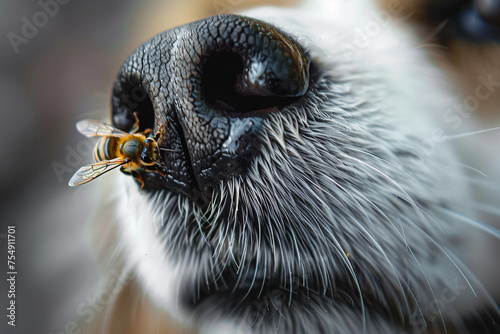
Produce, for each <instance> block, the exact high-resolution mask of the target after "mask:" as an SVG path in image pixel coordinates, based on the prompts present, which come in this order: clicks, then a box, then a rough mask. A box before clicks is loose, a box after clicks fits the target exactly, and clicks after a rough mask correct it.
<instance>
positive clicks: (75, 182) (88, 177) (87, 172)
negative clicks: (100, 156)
mask: <svg viewBox="0 0 500 334" xmlns="http://www.w3.org/2000/svg"><path fill="white" fill-rule="evenodd" d="M126 162H127V161H126V160H125V159H122V158H116V159H112V160H105V161H99V162H97V163H95V164H91V165H87V166H83V167H82V168H80V169H79V170H78V171H77V172H76V173H75V174H74V175H73V177H72V178H71V180H69V183H68V185H69V186H70V187H74V186H79V185H81V184H84V183H87V182H90V181H92V180H93V179H95V178H96V177H99V176H101V175H102V174H104V173H107V172H109V171H110V170H113V169H115V168H116V167H120V166H121V165H123V164H124V163H126Z"/></svg>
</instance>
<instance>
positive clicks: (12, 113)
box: [0, 0, 500, 334]
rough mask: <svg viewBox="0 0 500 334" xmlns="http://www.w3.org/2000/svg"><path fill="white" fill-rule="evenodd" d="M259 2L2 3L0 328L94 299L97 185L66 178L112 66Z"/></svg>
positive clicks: (102, 106) (101, 103) (58, 326)
mask: <svg viewBox="0 0 500 334" xmlns="http://www.w3.org/2000/svg"><path fill="white" fill-rule="evenodd" d="M259 2H260V3H264V2H265V1H255V0H254V1H245V0H207V1H203V0H199V1H196V0H191V1H189V0H188V1H173V0H171V1H165V0H164V1H160V0H146V1H138V0H120V1H118V0H109V1H106V2H103V1H98V0H87V1H77V0H72V1H70V0H58V1H56V0H40V1H30V2H28V1H16V0H0V32H1V35H2V37H1V42H0V46H1V53H0V94H1V97H2V103H3V105H2V106H1V112H0V140H1V144H0V150H1V151H0V152H1V157H2V160H1V163H0V189H1V191H0V205H1V210H0V264H1V265H0V269H1V271H2V273H1V275H0V277H2V279H1V283H0V309H1V310H4V311H2V312H1V315H0V316H1V318H0V319H2V320H1V321H0V333H53V334H59V333H64V332H69V331H68V330H67V329H66V328H65V326H66V325H67V324H68V323H69V322H71V321H78V319H79V318H80V317H81V315H79V314H78V309H79V307H80V306H81V305H82V303H87V304H88V303H92V298H94V296H95V291H96V289H98V286H99V278H100V271H99V268H98V267H97V265H96V260H95V259H94V258H93V253H92V250H91V245H90V243H89V241H88V240H89V237H88V231H87V229H86V226H87V222H88V220H89V219H90V218H91V217H92V215H93V207H92V204H91V203H90V202H89V199H90V198H92V196H93V194H94V193H95V192H97V188H96V187H95V185H94V184H92V182H91V183H90V184H89V185H87V186H85V187H81V188H70V187H68V186H67V183H68V181H69V179H70V177H71V176H72V174H73V173H74V172H75V171H76V170H77V169H78V168H79V167H81V166H82V165H84V164H87V163H90V162H91V161H92V160H91V149H92V142H90V141H88V140H87V139H85V138H84V137H83V136H81V135H80V134H78V133H77V131H76V129H75V127H74V124H75V122H76V121H78V120H80V119H83V118H95V119H105V118H107V117H109V112H110V110H109V103H110V91H111V87H112V84H113V80H114V78H115V75H116V73H117V71H118V69H119V68H120V66H121V64H122V62H123V61H124V60H125V59H126V57H127V56H128V55H129V54H130V53H131V52H132V51H133V50H134V49H135V48H136V47H138V46H139V45H140V44H142V43H143V42H144V41H146V40H147V39H149V38H150V37H152V36H153V35H155V34H156V33H158V32H161V31H163V30H166V29H168V28H171V27H173V26H177V25H180V24H183V23H187V22H190V21H193V20H195V19H200V18H203V17H206V16H209V15H214V14H224V13H230V12H234V11H236V10H237V9H240V8H244V7H247V6H250V5H255V4H259ZM295 2H297V1H286V0H283V1H273V3H275V4H276V3H278V4H290V3H295ZM266 3H267V2H266ZM487 52H490V51H487ZM475 53H477V52H475ZM462 54H463V52H462V53H460V55H462ZM493 54H494V55H498V48H497V47H495V50H494V53H493ZM479 57H481V54H480V55H479ZM488 57H490V56H488ZM464 59H468V58H463V57H459V60H460V61H461V62H465V64H464V65H463V68H460V69H459V70H456V71H455V73H458V74H460V75H461V74H462V73H466V70H470V69H471V68H472V70H470V71H471V74H470V77H471V78H473V79H474V80H476V79H475V74H476V72H475V71H476V70H475V69H474V67H472V65H471V64H482V63H481V62H477V61H476V60H474V61H469V60H465V61H464ZM479 59H481V58H479ZM491 59H497V58H496V57H494V58H491ZM498 59H500V57H498ZM458 66H462V65H458ZM464 68H465V69H464ZM492 68H495V69H496V70H498V68H500V66H498V67H496V65H495V66H494V67H493V65H491V66H490V65H488V66H487V67H486V70H485V71H486V72H485V73H487V74H488V73H491V69H492ZM497 73H498V72H497ZM495 75H496V74H495ZM498 78H500V76H499V77H498ZM461 82H462V83H468V82H469V81H467V79H463V80H462V81H461ZM475 85H476V84H475V83H474V81H471V86H472V87H475ZM495 96H497V97H500V94H496V95H495ZM492 101H498V99H496V100H495V99H491V100H490V102H492ZM492 103H493V102H492ZM497 106H498V104H493V106H491V107H488V112H487V114H488V115H489V116H488V124H498V117H497V116H491V115H498V114H495V112H494V111H495V110H496V108H497ZM491 110H493V112H491ZM485 124H486V123H485ZM103 177H106V176H103ZM9 225H14V226H16V229H15V230H16V232H15V236H16V260H15V263H16V271H17V272H18V274H17V281H16V311H17V313H16V327H15V328H13V327H10V326H8V325H7V324H6V321H5V315H4V313H5V309H6V308H7V306H8V305H7V303H8V299H7V298H6V294H7V290H8V286H7V283H6V280H5V279H4V277H5V276H6V272H7V268H6V262H7V261H6V256H7V239H6V234H7V226H9Z"/></svg>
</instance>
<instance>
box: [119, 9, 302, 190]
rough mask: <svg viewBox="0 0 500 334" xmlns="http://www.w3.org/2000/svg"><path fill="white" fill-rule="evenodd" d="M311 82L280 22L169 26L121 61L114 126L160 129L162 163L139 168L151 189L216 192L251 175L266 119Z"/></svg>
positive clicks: (235, 19)
mask: <svg viewBox="0 0 500 334" xmlns="http://www.w3.org/2000/svg"><path fill="white" fill-rule="evenodd" d="M308 84H309V58H308V55H307V54H306V52H305V51H304V50H303V49H302V47H301V46H300V45H299V44H298V43H296V42H295V41H294V40H293V39H292V38H291V37H289V36H288V35H287V34H285V33H283V32H282V31H280V30H279V29H277V28H275V27H273V26H271V25H268V24H266V23H264V22H261V21H257V20H254V19H251V18H248V17H243V16H237V15H221V16H214V17H210V18H207V19H204V20H201V21H197V22H193V23H189V24H186V25H183V26H180V27H177V28H173V29H171V30H168V31H166V32H163V33H161V34H159V35H157V36H155V37H153V38H152V39H151V40H149V41H148V42H146V43H145V44H144V45H142V46H141V47H139V48H138V49H137V50H136V51H135V52H134V53H132V55H130V57H129V58H128V59H127V60H126V61H125V63H124V65H123V66H122V68H121V70H120V72H119V75H118V78H117V79H116V81H115V85H114V88H113V97H112V116H113V117H112V118H113V124H114V125H115V126H116V127H117V128H119V129H122V130H125V131H129V130H130V129H131V128H132V125H133V123H134V120H135V118H134V113H136V115H137V116H138V119H139V131H144V130H145V129H147V128H155V129H159V128H160V126H162V125H163V127H162V128H161V129H162V132H161V134H160V136H159V140H158V144H159V145H160V147H163V148H167V149H169V151H162V156H163V162H162V163H161V164H160V166H157V170H156V171H153V172H151V171H144V172H142V171H141V173H140V174H141V175H140V177H141V182H143V183H144V187H145V188H147V189H170V190H176V191H180V192H183V193H185V194H189V195H191V196H195V195H201V197H204V198H205V199H206V198H209V197H210V196H212V192H213V190H214V188H215V187H216V186H217V184H218V183H219V182H221V181H223V180H225V179H227V178H229V177H234V176H236V175H241V174H243V173H245V172H246V171H247V169H248V167H249V166H250V164H251V161H252V159H253V158H254V157H255V156H256V155H257V154H258V153H259V140H260V138H259V130H260V127H261V124H262V122H263V121H264V120H265V119H266V117H267V116H268V115H269V114H271V113H274V112H280V111H281V110H282V109H283V108H284V107H286V106H289V105H292V104H294V103H296V101H297V100H298V99H300V97H301V96H303V95H304V94H305V93H306V91H307V88H308Z"/></svg>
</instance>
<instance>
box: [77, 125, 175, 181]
mask: <svg viewBox="0 0 500 334" xmlns="http://www.w3.org/2000/svg"><path fill="white" fill-rule="evenodd" d="M162 126H163V125H162ZM76 128H77V129H78V131H79V132H80V133H81V134H83V135H85V136H87V137H102V138H100V140H99V141H98V142H97V144H96V146H95V148H94V160H95V161H96V162H95V163H93V164H90V165H87V166H83V167H81V168H80V169H79V170H78V171H77V172H76V173H75V174H74V175H73V177H72V178H71V180H70V181H69V183H68V184H69V186H71V187H74V186H79V185H82V184H85V183H87V182H90V181H92V180H94V179H95V178H97V177H99V176H101V175H103V174H104V173H107V172H109V171H111V170H113V169H115V168H117V167H120V166H121V171H122V172H124V173H127V174H134V173H133V172H135V171H137V170H140V169H145V170H148V169H151V170H152V171H154V168H153V167H154V166H155V165H157V164H160V161H161V156H160V148H159V147H158V144H157V140H158V137H159V135H160V132H161V129H162V127H160V130H159V131H158V132H157V133H156V135H155V136H154V137H149V135H150V134H151V133H152V130H151V129H147V130H146V131H144V132H142V133H141V132H137V130H138V121H137V122H136V124H135V125H134V127H133V130H132V131H131V133H127V132H124V131H121V130H119V129H117V128H115V127H113V126H112V125H110V124H106V123H104V122H101V121H96V120H90V119H87V120H82V121H79V122H78V123H76ZM164 150H166V149H164Z"/></svg>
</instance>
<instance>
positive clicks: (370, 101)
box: [113, 1, 498, 333]
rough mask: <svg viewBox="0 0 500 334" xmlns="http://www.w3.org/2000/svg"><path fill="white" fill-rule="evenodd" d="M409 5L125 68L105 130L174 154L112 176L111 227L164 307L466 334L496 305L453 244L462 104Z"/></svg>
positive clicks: (210, 23)
mask: <svg viewBox="0 0 500 334" xmlns="http://www.w3.org/2000/svg"><path fill="white" fill-rule="evenodd" d="M400 9H401V8H400V7H399V6H397V5H394V4H392V5H390V6H388V7H387V8H385V9H384V10H382V11H380V10H378V9H375V8H373V7H370V6H369V4H367V3H364V2H363V3H362V4H361V3H358V4H346V3H345V2H341V1H338V2H334V3H332V4H314V5H311V4H306V5H304V7H302V8H298V9H297V8H295V9H277V8H265V9H259V10H254V11H250V12H247V13H245V15H246V16H244V17H242V16H234V15H226V16H217V17H212V18H208V19H205V20H202V21H198V22H194V23H191V24H188V25H185V26H181V27H178V28H175V29H172V30H169V31H167V32H164V33H162V34H159V35H158V36H156V37H154V38H153V39H151V40H150V41H148V42H146V43H145V44H144V45H143V46H141V47H140V48H139V49H137V50H136V51H135V52H134V53H133V54H132V55H131V56H130V57H129V59H128V60H127V61H126V62H125V64H124V65H123V67H122V70H121V71H120V74H119V77H118V79H117V81H116V84H115V87H114V90H113V123H114V125H115V126H117V127H119V128H121V129H122V130H130V127H131V126H132V124H133V120H134V118H133V113H134V112H138V115H139V116H138V117H139V120H140V124H139V125H140V127H141V128H142V129H145V128H153V127H154V128H155V130H159V129H161V135H160V138H159V140H158V143H159V145H160V147H162V148H165V149H168V151H167V150H165V151H162V159H163V162H162V164H161V166H159V167H158V170H157V171H155V172H140V174H138V175H135V176H136V179H140V180H141V185H142V188H141V187H140V186H139V185H138V184H137V183H136V182H134V181H133V178H131V177H130V176H127V177H125V176H122V175H120V176H119V180H118V186H117V187H118V189H119V196H118V198H119V199H118V200H119V208H118V210H117V212H118V217H117V220H118V222H119V225H120V230H121V238H122V245H123V250H124V252H125V254H126V258H127V264H128V268H129V269H130V270H131V271H132V272H134V273H135V274H136V275H137V277H138V279H139V281H140V282H141V285H142V286H143V288H144V289H145V291H147V292H148V294H149V296H150V297H151V298H152V299H153V300H154V301H155V302H156V303H157V304H158V305H159V306H161V307H162V308H164V309H165V310H167V311H168V312H170V313H171V314H173V315H174V316H175V317H177V318H178V319H180V320H181V321H184V322H186V323H189V324H191V326H193V327H195V328H197V329H199V330H201V331H202V332H206V333H208V332H213V333H219V332H221V330H222V329H226V330H227V331H228V332H231V333H234V332H236V331H237V330H238V331H241V332H242V333H246V332H249V333H251V332H255V333H262V332H272V331H275V330H276V328H279V330H280V331H282V332H283V333H290V332H296V333H305V332H307V333H326V332H336V333H337V332H338V333H356V332H362V331H363V330H366V331H367V332H399V331H408V332H419V331H420V332H421V331H422V330H426V329H431V330H436V331H438V330H443V329H444V328H454V329H456V330H461V331H465V330H467V329H469V330H472V329H471V328H468V327H467V326H468V324H467V323H466V322H465V321H463V318H462V317H465V316H471V315H472V314H473V312H470V311H471V310H474V308H475V307H476V305H477V303H482V305H484V306H485V307H486V308H488V307H492V309H493V304H492V302H490V301H489V300H488V296H489V295H488V292H486V291H484V290H483V289H482V288H481V285H480V281H479V280H478V279H476V278H475V276H474V275H473V274H472V273H470V272H469V271H468V270H467V268H466V267H465V266H464V265H463V264H462V263H461V262H460V259H459V258H458V257H457V255H456V253H455V250H454V248H453V246H454V245H453V243H461V242H466V241H460V240H459V241H456V239H455V240H454V241H453V242H452V241H451V240H452V238H451V237H452V236H454V235H455V234H459V233H460V231H461V228H462V227H463V226H464V225H465V223H466V222H467V219H468V218H465V216H463V215H464V214H466V215H470V214H472V213H471V212H466V211H465V210H466V209H465V208H464V203H468V202H469V201H470V199H469V198H468V193H467V190H466V188H467V185H466V182H465V178H464V177H463V176H462V172H461V168H460V165H459V164H458V163H455V161H456V158H455V157H454V155H453V152H452V150H451V148H450V146H449V145H448V142H447V141H446V135H445V129H446V119H445V118H443V113H444V111H446V110H448V109H450V108H451V107H452V106H453V105H454V102H455V101H454V99H453V96H452V94H451V93H450V92H449V91H448V90H447V88H446V86H447V85H446V83H445V82H444V80H443V79H442V78H441V77H440V75H439V72H438V71H436V70H435V69H434V68H433V66H432V65H431V63H430V61H429V60H428V59H427V56H426V54H425V52H424V50H421V49H418V48H417V45H418V44H416V43H415V42H414V41H413V40H412V38H411V37H410V36H409V35H407V34H406V33H405V32H404V31H401V29H398V28H397V27H396V25H395V23H396V17H397V16H398V15H399V14H400ZM359 31H361V34H360V33H359ZM454 116H456V117H459V116H460V113H457V114H456V115H454ZM452 231H453V232H452ZM459 246H460V245H459ZM474 295H477V296H478V297H477V298H476V299H475V300H476V302H474V303H470V304H467V303H464V301H467V300H468V298H470V297H472V296H474ZM468 308H470V309H468ZM464 314H465V316H464ZM494 316H498V315H494ZM477 322H478V323H480V324H483V322H487V321H486V320H483V319H480V318H478V320H477ZM484 326H490V324H485V325H484ZM485 328H486V327H485Z"/></svg>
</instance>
